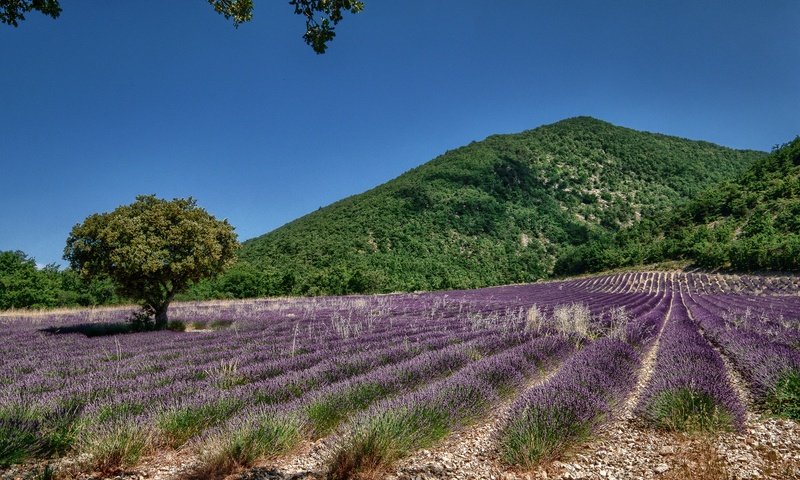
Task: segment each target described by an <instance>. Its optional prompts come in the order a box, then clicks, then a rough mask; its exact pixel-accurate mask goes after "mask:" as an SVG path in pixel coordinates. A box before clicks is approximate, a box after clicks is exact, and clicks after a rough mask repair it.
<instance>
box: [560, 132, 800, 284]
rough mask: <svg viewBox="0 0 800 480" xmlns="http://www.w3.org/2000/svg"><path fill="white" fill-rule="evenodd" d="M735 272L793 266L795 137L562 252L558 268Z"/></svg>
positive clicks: (797, 184)
mask: <svg viewBox="0 0 800 480" xmlns="http://www.w3.org/2000/svg"><path fill="white" fill-rule="evenodd" d="M673 259H675V260H680V259H683V260H690V261H692V262H693V263H694V265H696V266H697V267H701V268H723V269H731V270H736V271H751V270H783V271H799V270H800V137H798V138H796V139H795V140H794V141H792V142H790V143H788V144H786V145H784V146H782V147H781V148H778V149H776V150H775V151H773V152H772V153H771V154H770V155H768V156H766V157H764V158H761V159H759V160H757V161H756V162H755V163H754V164H753V165H751V166H750V167H749V168H747V169H746V170H745V171H744V172H742V173H741V174H739V175H738V176H736V177H735V178H732V179H730V180H727V181H723V182H720V183H719V184H717V185H714V186H712V187H710V188H708V189H707V190H705V191H704V192H702V193H701V194H700V195H698V196H697V198H694V199H693V200H692V201H690V202H688V203H686V204H683V205H679V206H677V207H676V208H674V209H672V210H670V211H668V212H666V213H665V214H663V215H660V216H657V217H656V218H653V219H648V220H645V221H642V222H639V223H637V224H636V225H634V226H633V227H631V228H627V229H623V230H621V231H620V232H618V233H616V234H615V235H613V236H606V237H603V238H598V239H596V240H595V241H593V242H589V243H587V244H585V245H583V246H581V247H577V248H575V249H574V250H570V251H565V252H564V254H563V256H562V258H561V259H560V260H559V262H558V266H557V270H558V271H559V272H560V273H579V272H584V271H593V270H602V269H607V268H611V267H621V266H627V265H635V264H641V263H651V262H655V261H662V260H673Z"/></svg>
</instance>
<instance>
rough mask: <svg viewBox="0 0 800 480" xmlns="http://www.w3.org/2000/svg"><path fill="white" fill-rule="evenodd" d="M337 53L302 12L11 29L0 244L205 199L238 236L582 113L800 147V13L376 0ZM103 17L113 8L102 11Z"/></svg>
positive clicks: (708, 5)
mask: <svg viewBox="0 0 800 480" xmlns="http://www.w3.org/2000/svg"><path fill="white" fill-rule="evenodd" d="M364 2H365V5H366V8H365V10H364V11H363V12H362V13H359V14H358V15H354V16H352V15H348V16H346V17H345V19H344V20H343V21H342V23H340V24H339V26H338V28H337V30H336V32H337V35H336V38H335V39H334V41H333V42H332V43H331V44H330V48H329V50H328V53H326V54H324V55H317V54H315V53H314V52H313V51H312V50H311V49H310V47H308V46H307V45H305V44H304V43H303V41H302V38H301V37H302V33H303V31H304V21H303V19H302V18H301V17H298V16H295V15H294V14H293V12H292V8H291V7H290V6H289V5H288V2H284V1H277V0H255V2H254V3H255V10H254V19H253V21H252V22H250V23H247V24H243V25H242V26H240V27H239V28H238V29H237V28H234V27H233V25H232V23H230V22H228V21H226V20H225V19H224V18H223V17H221V16H219V15H217V14H216V13H215V12H214V11H213V9H212V8H211V7H210V6H209V5H208V4H207V3H206V2H204V1H198V0H191V1H190V0H175V1H169V2H165V1H163V0H138V1H135V2H134V1H114V2H89V1H72V0H62V2H61V4H62V7H63V13H62V14H61V16H60V17H59V18H58V19H56V20H53V19H51V18H48V17H44V16H43V15H41V14H38V13H36V12H33V13H30V14H29V15H28V18H27V20H25V21H24V22H22V23H21V24H20V26H19V27H18V28H13V27H10V26H7V25H4V24H0V59H2V60H0V250H23V251H24V252H26V253H27V254H29V255H31V256H33V257H35V258H36V260H37V262H38V263H39V264H46V263H51V262H56V263H59V264H62V265H63V264H64V262H63V260H62V259H61V255H62V251H63V248H64V245H65V241H66V238H67V235H68V234H69V231H70V229H71V228H72V226H73V225H75V224H76V223H79V222H81V221H82V220H83V219H84V218H86V217H87V216H88V215H91V214H92V213H96V212H107V211H111V210H113V209H114V208H116V207H117V206H119V205H123V204H128V203H131V202H132V201H133V200H134V199H135V197H136V195H139V194H151V193H152V194H156V195H158V196H159V197H163V198H175V197H187V196H193V197H195V198H196V199H197V201H198V203H199V205H200V206H202V207H204V208H205V209H206V210H208V211H209V212H210V213H211V214H213V215H215V216H216V217H218V218H227V219H228V220H229V221H230V222H231V223H232V224H233V225H234V226H235V227H236V231H237V233H238V235H239V238H240V239H241V240H245V239H248V238H252V237H255V236H258V235H261V234H263V233H266V232H268V231H270V230H273V229H275V228H277V227H279V226H280V225H283V224H284V223H287V222H289V221H291V220H293V219H295V218H297V217H299V216H302V215H304V214H306V213H309V212H311V211H314V210H316V209H317V208H319V207H321V206H325V205H327V204H329V203H332V202H334V201H336V200H338V199H341V198H343V197H347V196H350V195H354V194H357V193H360V192H363V191H365V190H367V189H369V188H372V187H374V186H376V185H378V184H380V183H383V182H385V181H388V180H390V179H392V178H394V177H396V176H398V175H400V174H402V173H403V172H405V171H407V170H409V169H411V168H413V167H416V166H418V165H421V164H423V163H425V162H427V161H428V160H431V159H433V158H435V157H436V156H437V155H440V154H442V153H444V152H445V151H447V150H450V149H453V148H456V147H459V146H461V145H465V144H467V143H469V142H471V141H475V140H481V139H483V138H485V137H487V136H489V135H491V134H495V133H513V132H519V131H523V130H527V129H531V128H535V127H537V126H539V125H543V124H548V123H553V122H556V121H558V120H561V119H564V118H568V117H574V116H578V115H590V116H593V117H596V118H599V119H602V120H606V121H609V122H611V123H614V124H617V125H622V126H626V127H630V128H635V129H637V130H646V131H652V132H661V133H666V134H670V135H677V136H681V137H686V138H691V139H702V140H707V141H711V142H714V143H718V144H721V145H725V146H729V147H735V148H749V149H758V150H770V149H771V148H772V147H773V146H775V145H776V144H781V143H785V142H787V141H789V140H791V139H793V138H794V137H795V136H796V135H798V134H800V41H799V40H798V37H797V26H798V25H800V2H798V1H796V0H768V1H764V0H752V1H737V0H704V1H701V2H698V1H696V0H693V1H678V0H662V1H659V2H642V1H641V0H614V1H608V2H598V1H594V0H586V1H577V0H563V1H562V0H558V1H556V0H552V1H549V0H542V1H530V0H501V1H493V0H481V1H478V0H475V1H472V0H440V1H434V2H432V1H429V0H406V1H386V0H364ZM101 3H102V7H100V5H101Z"/></svg>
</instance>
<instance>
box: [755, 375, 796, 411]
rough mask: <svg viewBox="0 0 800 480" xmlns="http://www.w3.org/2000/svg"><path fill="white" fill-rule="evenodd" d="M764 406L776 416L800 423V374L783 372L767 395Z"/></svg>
mask: <svg viewBox="0 0 800 480" xmlns="http://www.w3.org/2000/svg"><path fill="white" fill-rule="evenodd" d="M764 404H765V405H766V407H767V408H768V409H769V411H770V412H772V413H774V414H775V415H779V416H781V417H787V418H791V419H793V420H797V421H800V372H798V371H796V370H787V371H785V372H783V374H781V375H780V376H779V377H778V381H777V382H776V383H775V387H774V388H773V389H772V390H771V391H769V392H768V393H767V396H766V398H765V399H764Z"/></svg>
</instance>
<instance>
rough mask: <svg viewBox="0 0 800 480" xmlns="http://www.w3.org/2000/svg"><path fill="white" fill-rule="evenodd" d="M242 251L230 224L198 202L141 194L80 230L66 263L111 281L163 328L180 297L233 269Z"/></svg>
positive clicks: (95, 217)
mask: <svg viewBox="0 0 800 480" xmlns="http://www.w3.org/2000/svg"><path fill="white" fill-rule="evenodd" d="M238 247H239V242H238V241H237V239H236V233H234V231H233V227H232V226H231V225H230V224H229V223H228V221H227V220H221V221H220V220H217V219H216V218H214V217H213V216H211V215H210V214H209V213H208V212H206V211H205V210H203V209H202V208H200V207H198V206H197V202H196V201H195V200H194V199H193V198H191V197H189V198H188V199H183V198H176V199H174V200H171V201H167V200H162V199H159V198H156V197H155V195H140V196H138V197H136V201H135V202H133V203H132V204H130V205H123V206H121V207H118V208H117V209H116V210H114V211H113V212H110V213H99V214H94V215H91V216H89V217H87V218H86V220H84V222H83V223H80V224H77V225H75V226H74V227H73V228H72V231H71V232H70V235H69V238H67V246H66V248H65V249H64V259H65V260H67V261H69V262H70V265H71V267H72V268H73V269H74V270H75V271H77V272H79V273H80V274H81V275H82V276H83V277H84V278H88V279H92V278H98V277H100V278H101V277H104V276H107V277H108V278H110V279H111V280H112V281H113V282H114V283H115V284H116V287H117V291H118V292H119V293H120V294H121V295H123V296H126V297H129V298H132V299H136V300H140V301H141V302H142V309H143V311H144V312H146V313H147V314H149V315H153V316H154V317H155V328H156V329H163V328H165V327H166V326H167V321H168V318H167V308H168V307H169V304H170V302H171V301H172V299H173V298H174V297H175V294H177V293H179V292H182V291H184V290H185V289H186V288H188V287H189V286H190V285H192V284H194V283H196V282H198V281H200V280H202V279H204V278H211V277H215V276H216V275H218V274H219V273H221V272H222V271H223V270H224V269H225V268H227V267H228V266H230V265H231V264H233V262H234V260H235V254H236V249H237V248H238Z"/></svg>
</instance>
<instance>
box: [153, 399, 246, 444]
mask: <svg viewBox="0 0 800 480" xmlns="http://www.w3.org/2000/svg"><path fill="white" fill-rule="evenodd" d="M240 407H241V402H239V401H236V400H229V399H224V400H219V401H217V402H214V403H207V404H204V405H200V406H191V407H183V408H178V409H175V410H170V411H167V412H165V413H163V414H161V416H160V418H159V419H158V422H157V425H158V428H159V430H160V431H161V434H162V436H163V437H164V438H165V440H166V442H167V444H168V445H169V446H171V447H173V448H178V447H180V446H181V445H183V444H184V443H186V441H187V440H189V439H190V438H192V437H194V436H195V435H198V434H199V433H201V432H202V431H204V430H205V429H207V428H209V427H211V426H213V425H216V424H218V423H220V422H222V421H223V420H225V419H227V418H228V417H230V416H231V415H233V413H234V412H236V411H237V410H238V409H239V408H240Z"/></svg>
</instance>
